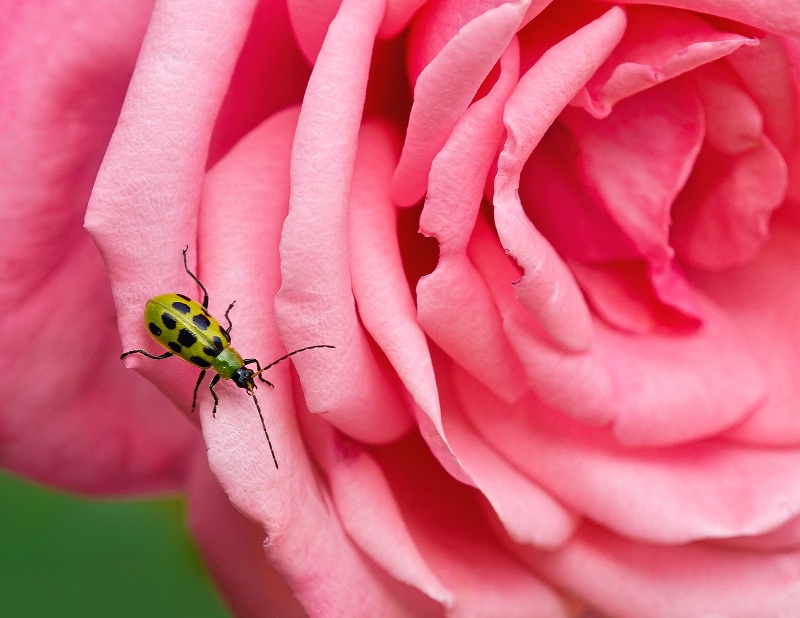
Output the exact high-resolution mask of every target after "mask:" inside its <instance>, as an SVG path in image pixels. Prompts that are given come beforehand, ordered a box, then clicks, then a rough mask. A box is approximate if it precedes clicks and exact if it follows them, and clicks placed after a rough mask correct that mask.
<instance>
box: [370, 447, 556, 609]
mask: <svg viewBox="0 0 800 618" xmlns="http://www.w3.org/2000/svg"><path fill="white" fill-rule="evenodd" d="M375 459H376V460H377V461H378V463H379V464H380V466H381V468H382V469H383V472H384V474H385V475H386V478H387V479H388V481H389V484H390V485H391V487H392V490H393V493H394V495H395V496H396V497H397V502H398V504H399V505H400V507H401V509H402V514H403V517H404V519H405V522H406V525H407V526H408V529H409V531H410V532H411V535H412V537H413V538H414V541H415V543H416V544H417V547H419V549H420V551H421V552H422V555H423V557H424V558H425V560H426V562H427V563H428V564H429V565H431V567H432V569H433V571H434V573H436V575H437V577H438V578H439V579H440V580H441V581H442V582H443V584H444V585H445V586H446V587H447V589H448V590H451V591H453V593H454V603H453V607H452V608H451V609H450V611H449V612H448V616H453V617H467V616H486V617H487V618H488V617H491V616H508V617H513V616H520V617H522V616H537V617H538V616H542V617H546V618H566V610H565V608H564V606H563V603H562V601H561V600H560V598H559V597H558V595H557V594H556V593H555V592H554V591H553V590H552V589H550V588H549V587H548V586H547V585H546V584H544V583H543V582H542V581H541V580H539V579H538V578H537V577H535V576H533V575H532V574H531V573H530V572H529V571H527V570H526V569H524V568H520V565H519V563H518V562H517V561H516V560H513V559H511V557H510V556H509V555H508V553H507V552H506V551H505V550H504V549H502V548H501V547H500V546H499V545H498V543H497V542H495V541H494V540H493V539H492V537H491V535H487V534H486V523H485V519H484V517H483V514H482V510H481V508H480V506H479V503H478V500H476V497H477V496H476V495H475V493H473V492H474V490H471V489H469V488H467V487H465V486H463V485H461V484H459V483H458V482H457V481H454V480H453V479H452V478H451V477H450V476H449V475H447V474H446V473H445V472H444V471H443V470H442V468H441V467H440V466H439V465H438V463H437V462H435V461H434V460H433V458H432V457H430V455H429V454H428V453H427V449H426V447H425V446H424V444H423V443H422V442H421V441H420V440H419V439H418V438H414V437H411V438H408V439H406V440H404V441H402V442H400V443H397V444H394V445H391V446H383V447H380V448H379V449H376V453H375ZM443 498H444V499H443ZM420 505H424V508H420ZM478 558H479V559H478Z"/></svg>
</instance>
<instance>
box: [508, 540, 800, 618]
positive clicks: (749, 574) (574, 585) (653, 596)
mask: <svg viewBox="0 0 800 618" xmlns="http://www.w3.org/2000/svg"><path fill="white" fill-rule="evenodd" d="M517 553H518V555H519V556H520V558H522V559H523V560H525V561H526V562H527V563H528V564H530V565H531V566H533V567H535V568H536V569H537V570H539V571H540V572H541V573H542V575H544V576H547V577H548V579H552V581H554V582H556V583H558V584H560V585H562V586H567V587H569V589H570V590H573V591H574V592H575V593H576V594H577V595H578V596H580V597H581V598H582V599H585V600H586V601H587V602H588V603H590V604H591V605H593V606H595V607H596V608H598V609H600V610H601V611H603V612H606V615H609V616H615V617H616V618H641V617H642V616H659V617H667V616H669V617H672V616H675V617H678V616H681V617H683V616H686V617H690V616H691V617H694V616H708V617H711V616H714V617H716V616H724V617H725V618H753V616H775V617H778V618H784V617H785V618H790V617H791V616H794V615H795V614H796V612H797V608H798V607H800V552H798V551H792V552H782V553H777V554H776V553H772V552H752V551H741V552H740V551H733V550H731V549H729V548H725V547H714V546H710V545H704V544H694V545H683V546H678V547H660V546H657V545H646V544H643V543H636V542H635V541H631V540H629V539H625V538H622V537H617V536H615V535H613V534H610V533H608V532H606V531H605V530H602V529H600V528H598V527H595V526H591V525H588V524H587V525H586V526H585V528H584V529H583V531H582V533H581V534H580V535H579V536H577V537H576V538H575V539H574V540H573V541H572V542H571V543H570V544H569V546H567V547H566V548H564V549H562V550H560V551H558V552H553V553H542V552H536V553H535V552H533V551H526V549H525V548H523V547H519V551H518V552H517Z"/></svg>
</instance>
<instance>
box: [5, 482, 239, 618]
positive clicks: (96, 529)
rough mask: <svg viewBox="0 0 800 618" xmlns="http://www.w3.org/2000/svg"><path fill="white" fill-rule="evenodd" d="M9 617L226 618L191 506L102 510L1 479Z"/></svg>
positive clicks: (106, 505)
mask: <svg viewBox="0 0 800 618" xmlns="http://www.w3.org/2000/svg"><path fill="white" fill-rule="evenodd" d="M0 614H2V615H3V616H7V617H8V618H38V617H40V616H42V617H44V616H47V617H49V616H62V617H67V618H71V617H72V616H81V617H84V618H93V617H95V616H98V617H99V616H102V617H104V618H107V617H111V618H127V617H128V616H130V617H132V618H133V617H136V618H140V617H141V616H148V617H155V618H160V617H162V616H165V617H166V616H168V617H170V618H173V617H174V618H182V617H184V616H185V617H191V618H225V617H227V616H229V613H228V612H227V610H226V609H225V607H224V606H223V604H222V602H221V600H220V598H219V596H218V595H217V592H216V591H215V590H214V588H213V587H212V585H211V583H210V581H209V578H208V575H207V573H206V571H205V568H204V567H203V565H202V563H201V561H200V558H199V556H198V553H197V550H196V549H195V547H194V544H193V542H192V540H191V538H190V537H189V535H188V533H187V531H186V525H185V508H184V503H183V502H182V501H181V500H177V499H175V500H149V501H136V502H124V501H96V500H85V499H82V498H76V497H73V496H69V495H65V494H61V493H55V492H52V491H49V490H46V489H43V488H41V487H38V486H35V485H31V484H29V483H27V482H25V481H22V480H20V479H17V478H14V477H12V476H9V475H7V474H4V473H2V472H0Z"/></svg>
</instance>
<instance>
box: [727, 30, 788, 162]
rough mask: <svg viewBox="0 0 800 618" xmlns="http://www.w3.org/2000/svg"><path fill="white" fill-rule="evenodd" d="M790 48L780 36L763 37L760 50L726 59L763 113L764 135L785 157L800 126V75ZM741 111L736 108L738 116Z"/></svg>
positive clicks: (751, 49)
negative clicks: (799, 85)
mask: <svg viewBox="0 0 800 618" xmlns="http://www.w3.org/2000/svg"><path fill="white" fill-rule="evenodd" d="M791 45H792V41H786V40H785V39H782V38H780V37H777V36H770V35H766V36H761V37H759V40H758V47H742V48H741V49H739V50H738V51H737V52H736V53H735V54H731V55H730V56H728V58H727V61H728V64H729V65H730V66H731V67H732V68H733V70H734V71H736V74H737V75H738V76H739V77H740V78H741V79H742V81H743V82H744V84H745V86H746V88H747V94H748V95H749V96H750V97H752V98H753V100H754V101H755V103H756V104H757V105H758V109H759V110H761V114H762V115H763V121H764V134H765V135H766V136H767V137H769V139H770V140H772V142H773V143H774V144H775V146H777V148H778V149H779V150H780V151H781V152H782V153H783V154H784V155H788V154H790V153H791V152H792V151H793V149H794V148H795V147H796V143H797V132H798V123H800V117H798V92H797V77H798V76H797V68H796V67H795V66H793V65H794V63H793V61H792V58H791V55H790V54H791V52H790V49H791V47H790V46H791ZM741 111H742V110H741V109H737V112H736V113H737V114H738V113H741ZM733 115H734V117H735V114H733ZM722 117H727V115H726V116H722ZM759 132H760V131H759Z"/></svg>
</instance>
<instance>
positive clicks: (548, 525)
mask: <svg viewBox="0 0 800 618" xmlns="http://www.w3.org/2000/svg"><path fill="white" fill-rule="evenodd" d="M438 360H439V362H437V367H439V366H441V364H442V363H445V365H446V364H447V361H445V360H444V359H443V358H439V359H438ZM443 378H444V379H443V381H442V388H441V391H442V412H443V425H444V430H445V432H446V434H445V435H446V436H447V440H448V443H449V445H450V447H451V448H452V451H453V453H454V455H455V456H456V457H457V458H458V461H459V463H460V464H461V466H462V467H463V469H464V470H465V471H466V472H467V473H468V474H469V477H470V483H469V484H470V485H472V486H474V487H475V488H477V489H478V490H480V492H481V493H482V494H483V495H484V496H485V497H486V500H487V501H488V503H489V504H490V505H491V508H492V509H493V511H494V512H495V513H496V515H497V517H498V518H499V520H500V522H501V523H502V525H503V526H504V528H505V529H506V530H507V531H508V533H509V535H511V537H512V538H513V539H514V540H515V541H516V542H518V543H526V544H531V545H536V546H538V547H545V548H550V549H553V548H556V547H558V546H559V545H561V544H562V543H564V542H565V541H566V540H567V539H568V538H569V537H570V535H571V534H572V533H573V532H574V531H575V528H576V527H577V525H578V516H576V515H575V514H574V513H573V512H571V511H570V510H569V509H567V508H565V507H564V505H563V504H561V503H560V502H559V501H558V500H556V499H555V498H554V497H553V496H552V494H550V493H549V492H548V491H546V490H545V489H543V488H542V487H541V486H539V485H538V484H537V483H535V482H533V481H531V480H530V478H527V477H525V476H524V475H523V474H522V473H521V472H520V471H519V470H517V469H516V468H514V467H513V466H512V465H510V464H509V463H508V461H506V460H505V459H504V458H503V456H502V454H501V453H498V452H496V451H494V450H493V449H492V448H491V447H490V446H489V445H487V444H486V442H485V441H484V439H483V438H482V437H481V436H480V435H479V434H478V432H476V431H475V429H473V428H472V427H471V426H470V425H469V424H468V423H467V422H466V420H465V418H464V416H463V414H462V410H461V403H460V402H459V398H458V395H457V393H456V392H455V389H454V388H453V386H452V385H451V384H450V382H451V380H450V376H448V375H447V373H446V372H445V373H444V374H443Z"/></svg>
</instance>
